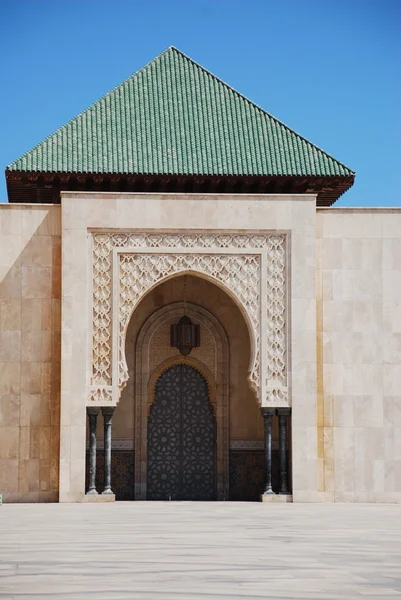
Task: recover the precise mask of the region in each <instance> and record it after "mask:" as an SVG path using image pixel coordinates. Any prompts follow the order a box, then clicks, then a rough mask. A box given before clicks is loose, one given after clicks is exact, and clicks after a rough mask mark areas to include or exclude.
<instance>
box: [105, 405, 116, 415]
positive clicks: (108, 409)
mask: <svg viewBox="0 0 401 600" xmlns="http://www.w3.org/2000/svg"><path fill="white" fill-rule="evenodd" d="M114 409H115V406H102V415H103V416H104V417H112V416H113V414H114Z"/></svg>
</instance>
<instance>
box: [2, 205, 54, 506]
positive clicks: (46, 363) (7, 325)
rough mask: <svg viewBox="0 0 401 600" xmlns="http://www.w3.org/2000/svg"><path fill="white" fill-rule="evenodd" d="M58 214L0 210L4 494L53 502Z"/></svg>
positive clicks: (40, 209) (34, 208) (49, 209)
mask: <svg viewBox="0 0 401 600" xmlns="http://www.w3.org/2000/svg"><path fill="white" fill-rule="evenodd" d="M60 235H61V210H60V207H59V206H40V205H9V204H2V205H0V491H1V492H3V498H4V501H5V502H38V501H56V500H57V499H58V487H59V484H58V473H59V464H58V463H59V410H60V375H59V373H60V330H61V318H60V297H61V294H60V282H61V273H60V270H61V242H60Z"/></svg>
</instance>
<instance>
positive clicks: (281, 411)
mask: <svg viewBox="0 0 401 600" xmlns="http://www.w3.org/2000/svg"><path fill="white" fill-rule="evenodd" d="M276 412H277V415H278V416H279V417H289V416H290V414H291V408H288V407H281V408H276Z"/></svg>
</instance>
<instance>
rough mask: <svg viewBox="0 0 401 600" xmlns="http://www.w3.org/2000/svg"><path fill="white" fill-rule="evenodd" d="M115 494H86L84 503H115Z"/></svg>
mask: <svg viewBox="0 0 401 600" xmlns="http://www.w3.org/2000/svg"><path fill="white" fill-rule="evenodd" d="M115 499H116V496H115V494H105V495H103V494H96V495H95V494H85V496H84V498H83V500H82V502H115Z"/></svg>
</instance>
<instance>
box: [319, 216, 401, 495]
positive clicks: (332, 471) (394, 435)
mask: <svg viewBox="0 0 401 600" xmlns="http://www.w3.org/2000/svg"><path fill="white" fill-rule="evenodd" d="M317 258H318V271H317V273H318V277H317V334H318V335H317V342H318V343H317V357H318V370H317V375H318V378H317V380H318V456H319V465H320V470H319V491H320V499H321V500H328V501H332V500H334V501H339V502H401V210H400V209H382V210H380V209H336V208H334V209H321V210H318V211H317Z"/></svg>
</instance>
